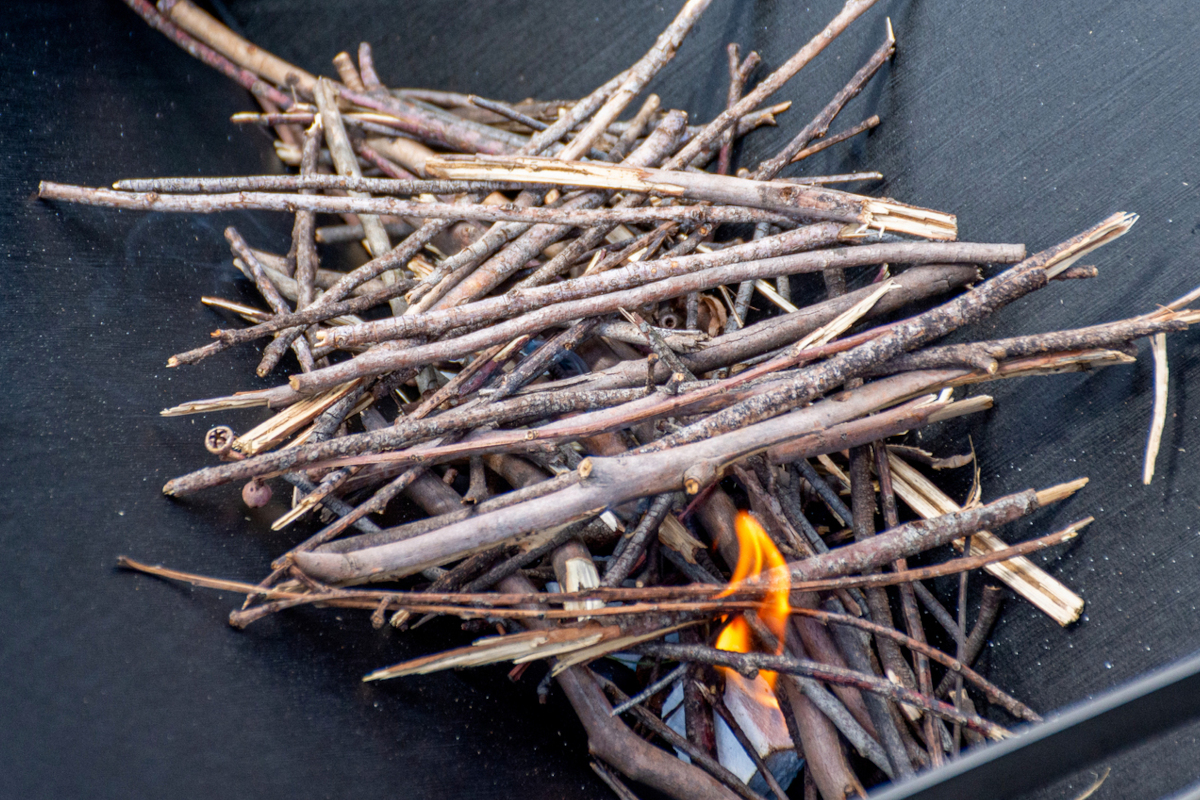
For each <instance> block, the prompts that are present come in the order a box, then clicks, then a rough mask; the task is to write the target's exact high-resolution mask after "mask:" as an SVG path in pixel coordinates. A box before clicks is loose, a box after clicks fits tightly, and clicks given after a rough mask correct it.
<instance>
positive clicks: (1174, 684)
mask: <svg viewBox="0 0 1200 800" xmlns="http://www.w3.org/2000/svg"><path fill="white" fill-rule="evenodd" d="M1197 716H1200V654H1198V655H1194V656H1191V657H1190V658H1187V659H1184V660H1182V661H1180V662H1179V663H1177V664H1174V665H1172V666H1170V667H1168V668H1166V669H1163V670H1160V671H1159V672H1156V673H1154V674H1152V675H1147V676H1145V677H1143V678H1139V679H1138V680H1136V681H1133V682H1131V683H1130V684H1127V685H1125V686H1122V687H1121V688H1119V689H1117V690H1115V691H1112V692H1109V693H1107V694H1105V695H1104V696H1102V697H1098V698H1096V699H1095V700H1090V701H1088V702H1086V703H1081V704H1079V705H1078V706H1076V707H1074V708H1070V709H1067V710H1065V711H1063V712H1061V713H1058V714H1055V715H1054V716H1053V717H1052V718H1050V719H1048V720H1046V721H1045V722H1043V723H1041V724H1039V725H1036V726H1034V727H1032V728H1030V729H1029V730H1027V731H1024V732H1022V733H1021V734H1019V735H1018V736H1015V737H1013V738H1012V739H1007V740H1005V741H1003V742H1000V743H998V744H994V745H991V746H990V747H984V748H979V749H977V750H975V751H974V752H971V753H968V754H966V755H964V756H963V757H962V758H961V759H958V760H956V761H954V762H951V763H950V764H948V765H946V766H945V767H943V768H941V769H938V770H932V771H929V772H926V773H924V774H922V775H919V776H917V777H915V778H913V779H912V780H909V781H906V782H905V783H903V784H900V785H897V786H894V787H891V788H889V789H887V790H884V791H880V792H878V793H875V794H873V795H872V800H956V798H962V797H970V798H973V800H1001V799H1002V798H1005V797H1012V796H1013V795H1014V794H1019V793H1021V792H1025V791H1028V790H1031V789H1036V788H1038V787H1040V786H1044V785H1046V784H1049V783H1052V782H1054V781H1055V780H1056V779H1058V778H1061V777H1063V776H1064V775H1067V774H1070V773H1071V772H1074V771H1076V770H1078V769H1080V768H1082V767H1087V766H1091V765H1092V764H1093V763H1095V762H1096V761H1098V760H1099V759H1101V758H1104V757H1106V756H1111V755H1115V754H1117V753H1119V752H1121V751H1122V750H1125V749H1128V748H1130V747H1132V746H1134V745H1137V744H1138V743H1140V742H1143V741H1145V740H1148V739H1150V738H1151V737H1156V736H1161V735H1162V734H1164V733H1167V732H1169V731H1170V730H1171V729H1173V728H1175V727H1176V726H1178V725H1181V724H1183V723H1185V722H1189V721H1191V720H1193V719H1195V718H1196V717H1197Z"/></svg>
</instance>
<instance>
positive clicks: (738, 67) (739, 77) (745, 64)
mask: <svg viewBox="0 0 1200 800" xmlns="http://www.w3.org/2000/svg"><path fill="white" fill-rule="evenodd" d="M725 53H726V55H727V56H728V59H729V94H728V96H727V98H726V101H725V107H726V108H732V107H733V106H735V105H737V102H738V101H739V100H741V99H742V90H743V89H745V88H746V81H747V80H748V79H749V77H750V73H752V72H754V69H755V67H757V66H758V64H759V62H760V61H761V59H760V58H759V55H758V53H754V52H751V53H750V55H748V56H746V60H745V61H742V52H741V48H739V47H738V46H737V45H736V44H733V43H730V45H729V46H728V47H726V48H725ZM736 132H737V126H736V125H731V126H730V127H729V128H728V129H727V130H726V131H725V133H723V134H722V135H721V150H720V153H719V154H718V156H717V173H718V174H721V175H728V174H729V167H730V159H731V156H732V154H733V139H734V134H735V133H736Z"/></svg>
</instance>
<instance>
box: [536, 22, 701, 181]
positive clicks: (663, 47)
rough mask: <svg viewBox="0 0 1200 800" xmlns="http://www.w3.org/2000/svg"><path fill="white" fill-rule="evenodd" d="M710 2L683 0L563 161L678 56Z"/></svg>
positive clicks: (588, 143) (577, 153)
mask: <svg viewBox="0 0 1200 800" xmlns="http://www.w3.org/2000/svg"><path fill="white" fill-rule="evenodd" d="M710 2H712V0H688V1H687V2H686V3H684V5H683V8H681V9H680V10H679V13H678V14H676V16H675V19H674V20H672V21H671V24H670V25H668V26H667V27H666V29H664V30H663V32H662V33H661V34H659V36H658V39H656V40H655V42H654V46H653V47H651V48H650V50H649V51H647V53H646V54H645V55H644V56H642V58H640V59H639V60H638V62H637V63H636V64H634V65H633V66H632V67H631V68H630V69H629V75H628V77H626V78H625V80H624V81H623V82H622V83H621V86H620V87H619V88H618V89H617V91H616V92H614V93H613V95H612V97H610V98H609V99H608V100H607V101H606V102H605V103H604V105H603V106H601V107H600V109H599V110H597V111H596V114H595V115H594V116H593V117H592V119H591V121H589V122H588V124H587V125H586V126H585V127H584V129H583V130H582V131H580V133H579V134H578V135H577V136H576V137H575V139H574V140H573V141H572V142H571V143H570V144H568V145H567V146H566V147H565V148H564V149H563V152H562V153H561V154H560V158H561V159H562V160H564V161H573V160H575V159H576V158H578V157H579V156H580V155H582V154H583V153H584V152H585V151H586V150H587V148H588V147H590V146H591V144H592V142H594V141H595V140H596V139H597V138H599V136H600V134H602V133H603V132H604V131H605V130H606V129H607V128H608V126H609V125H610V124H611V123H612V122H613V121H614V120H616V118H617V117H618V116H620V114H621V112H622V111H623V110H624V109H625V106H627V105H629V103H630V102H631V101H632V100H633V98H634V97H636V96H637V95H638V94H640V93H641V91H642V89H644V88H645V86H646V84H647V83H649V82H650V79H651V78H653V77H654V76H655V75H656V74H658V72H659V70H661V69H662V67H663V65H665V64H666V63H667V62H668V61H670V60H671V59H672V58H673V57H674V56H675V51H676V49H677V48H678V47H679V44H680V42H682V41H683V37H684V36H686V35H687V33H688V31H690V30H691V29H692V26H693V25H695V24H696V21H697V20H698V19H699V18H700V15H701V14H703V13H704V10H705V9H706V8H708V5H709V3H710ZM689 161H690V159H689ZM685 163H686V162H685Z"/></svg>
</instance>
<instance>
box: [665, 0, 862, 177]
mask: <svg viewBox="0 0 1200 800" xmlns="http://www.w3.org/2000/svg"><path fill="white" fill-rule="evenodd" d="M874 4H875V0H847V2H846V3H845V5H844V6H843V7H842V10H841V11H839V12H838V14H837V16H835V17H834V18H833V20H831V21H830V23H829V24H828V25H826V26H825V29H824V30H822V31H821V32H820V33H818V34H817V35H816V36H814V37H813V38H812V39H811V40H810V41H809V42H808V43H807V44H805V45H804V46H803V47H801V48H800V50H798V51H797V52H796V54H795V55H793V56H792V57H791V58H789V59H788V60H787V61H786V62H784V63H783V64H782V65H781V66H780V67H779V69H777V70H775V71H774V72H772V73H771V74H770V75H769V76H767V77H766V78H765V79H763V81H762V82H760V83H759V84H758V86H756V87H755V89H754V91H752V92H750V93H749V94H748V95H746V96H745V97H743V98H742V99H741V101H740V102H738V103H737V104H736V105H735V106H733V107H732V108H727V109H725V111H723V112H722V113H721V114H720V115H719V116H718V117H717V118H716V119H714V120H713V121H712V122H710V123H709V124H708V125H707V126H706V127H705V128H704V130H703V131H702V132H701V133H699V134H697V135H696V136H695V137H694V138H693V139H692V140H691V141H690V142H688V144H687V146H686V147H684V148H683V150H681V151H680V152H679V153H678V154H676V156H675V157H674V158H672V159H671V160H670V161H669V162H668V163H667V168H668V169H678V168H680V167H682V166H685V165H687V164H690V163H691V162H692V159H694V158H695V157H696V156H698V155H700V153H701V151H702V150H704V148H705V147H707V146H708V145H709V144H711V143H712V142H714V141H715V140H716V139H717V137H719V136H720V135H721V134H722V133H723V132H724V130H725V129H726V128H728V127H729V126H730V125H732V124H733V123H734V121H735V120H737V119H738V118H739V117H741V116H744V115H745V114H747V113H748V112H750V111H752V110H754V109H755V108H757V107H758V106H759V105H760V104H761V103H762V102H763V101H764V100H766V99H767V98H768V97H770V96H771V95H772V94H774V93H775V92H776V91H778V90H779V88H780V87H782V86H783V85H784V84H785V83H787V81H788V80H789V79H791V78H792V77H793V76H794V75H795V74H796V73H797V72H799V71H800V70H801V69H803V68H804V67H805V66H806V65H807V64H808V63H809V62H810V61H812V60H813V59H814V58H816V56H817V55H818V54H819V53H820V52H821V51H822V50H824V49H825V47H826V46H827V45H828V44H829V43H830V42H832V41H833V40H834V39H836V38H837V36H838V34H840V33H841V32H842V31H844V30H845V29H846V27H847V26H849V25H850V23H851V22H853V21H854V20H855V19H857V18H858V17H859V16H861V15H862V14H863V13H864V12H866V10H867V9H869V8H870V7H871V6H873V5H874Z"/></svg>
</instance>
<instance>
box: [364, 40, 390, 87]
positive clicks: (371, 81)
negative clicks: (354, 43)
mask: <svg viewBox="0 0 1200 800" xmlns="http://www.w3.org/2000/svg"><path fill="white" fill-rule="evenodd" d="M358 72H359V74H360V75H361V76H362V82H363V88H364V89H365V90H366V91H368V92H374V91H376V90H378V89H382V88H384V87H383V84H382V83H381V82H380V80H379V73H377V72H376V71H375V56H374V54H373V53H372V52H371V45H370V43H368V42H362V43H360V44H359V45H358Z"/></svg>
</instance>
